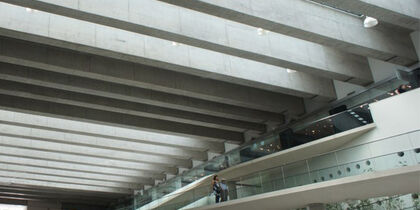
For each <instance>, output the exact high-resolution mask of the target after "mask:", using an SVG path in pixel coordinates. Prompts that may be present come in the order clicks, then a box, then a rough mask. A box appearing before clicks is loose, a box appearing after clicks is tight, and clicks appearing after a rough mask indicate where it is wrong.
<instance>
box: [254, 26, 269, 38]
mask: <svg viewBox="0 0 420 210" xmlns="http://www.w3.org/2000/svg"><path fill="white" fill-rule="evenodd" d="M268 32H270V31H268V30H265V29H262V28H258V29H257V33H258V35H260V36H262V35H265V34H267V33H268Z"/></svg>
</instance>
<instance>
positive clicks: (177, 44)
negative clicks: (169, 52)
mask: <svg viewBox="0 0 420 210" xmlns="http://www.w3.org/2000/svg"><path fill="white" fill-rule="evenodd" d="M179 45H181V44H180V43H178V42H172V46H179Z"/></svg>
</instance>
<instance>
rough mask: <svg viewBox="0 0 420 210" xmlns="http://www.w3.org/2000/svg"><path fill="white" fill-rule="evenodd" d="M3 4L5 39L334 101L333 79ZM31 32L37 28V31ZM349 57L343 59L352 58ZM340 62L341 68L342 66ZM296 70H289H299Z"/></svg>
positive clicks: (337, 53)
mask: <svg viewBox="0 0 420 210" xmlns="http://www.w3.org/2000/svg"><path fill="white" fill-rule="evenodd" d="M2 5H4V6H2V7H0V9H2V10H4V11H1V13H0V14H1V15H2V16H1V18H2V21H1V22H0V24H1V25H0V27H2V30H0V34H2V35H4V36H9V37H14V38H19V39H25V40H30V41H33V42H38V43H43V44H47V45H52V46H57V47H62V48H69V49H74V50H78V51H82V52H87V53H92V54H97V55H102V56H106V57H113V58H117V59H121V60H128V61H132V62H137V63H142V64H146V65H150V66H155V67H161V68H165V69H169V70H173V71H178V72H183V73H188V74H192V75H196V76H199V77H204V78H210V79H215V80H220V81H224V82H229V83H235V84H239V85H242V86H248V87H253V88H260V89H265V90H269V91H274V92H279V93H286V94H292V95H297V96H304V97H313V96H315V95H316V96H321V98H324V99H327V100H328V99H333V98H335V92H334V89H333V85H332V82H331V80H328V79H324V78H321V77H319V76H311V75H308V74H303V73H299V72H297V73H296V74H288V73H287V71H286V69H285V68H281V67H276V66H273V65H268V64H265V63H261V62H256V61H253V60H249V59H243V58H239V57H235V56H230V55H226V54H223V53H219V52H214V51H210V50H206V49H203V48H199V47H193V46H188V45H180V46H173V45H172V44H171V41H167V40H162V39H159V38H155V37H150V36H144V35H141V34H135V33H132V32H127V31H124V30H119V29H115V28H111V27H107V26H103V25H99V24H94V23H89V22H85V21H80V20H76V19H71V18H67V17H63V16H59V15H53V14H48V13H44V12H41V11H37V12H36V13H30V14H28V13H26V12H25V9H24V8H22V7H16V6H13V5H8V4H2ZM19 13H22V14H21V15H22V16H19V17H22V18H23V19H24V20H22V21H21V22H20V23H19V26H17V27H16V26H15V25H14V24H10V22H14V21H15V18H16V14H19ZM35 19H36V21H34V22H33V23H32V22H31V21H32V20H35ZM49 19H50V20H51V21H52V22H55V21H57V22H56V23H54V24H49V22H50V20H49ZM23 25H26V26H27V27H26V26H23ZM63 25H67V26H68V25H73V27H72V28H73V29H78V30H81V31H77V30H67V29H66V28H62V26H63ZM32 28H36V32H34V30H32ZM49 31H51V33H49ZM116 37H118V38H116ZM283 48H286V47H283ZM287 48H290V47H287ZM306 51H307V50H306V48H305V49H304V50H299V52H306ZM339 54H340V53H339V52H334V53H331V56H334V55H339ZM329 56H330V55H329ZM347 57H348V56H345V57H342V58H343V59H347ZM350 57H351V56H350ZM312 59H314V58H312ZM314 60H319V59H314ZM328 61H332V60H328ZM340 62H341V60H340ZM338 63H339V62H337V65H339V64H338ZM343 63H344V62H343ZM360 64H361V66H359V68H357V70H358V71H361V72H366V73H367V75H366V76H365V77H364V78H369V71H363V69H366V68H365V67H366V65H365V64H367V61H365V60H363V61H361V62H360ZM352 65H355V66H358V65H359V63H357V62H356V63H355V62H352ZM292 66H293V65H292ZM329 66H332V68H334V69H337V70H339V71H346V69H345V68H335V67H334V66H335V65H334V64H333V63H330V64H329ZM294 67H295V66H293V67H290V68H291V69H294ZM338 74H340V73H338ZM370 77H371V76H370ZM351 78H352V76H345V77H341V79H343V80H348V79H351ZM355 78H356V77H355ZM302 84H303V85H302ZM320 87H322V88H320Z"/></svg>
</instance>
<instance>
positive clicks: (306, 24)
mask: <svg viewBox="0 0 420 210" xmlns="http://www.w3.org/2000/svg"><path fill="white" fill-rule="evenodd" d="M161 1H164V2H167V3H171V4H175V5H178V6H182V7H186V8H189V9H193V10H197V11H200V12H204V13H208V14H211V15H215V16H218V17H222V18H225V19H228V20H232V21H237V22H240V23H244V24H248V25H252V26H255V27H260V28H263V29H266V30H270V31H273V32H277V33H281V34H285V35H288V36H292V37H296V38H299V39H303V40H307V41H310V42H314V43H319V44H322V45H326V46H330V47H332V48H336V49H340V50H343V51H347V52H351V53H355V54H358V55H362V56H366V57H372V58H376V59H379V60H384V61H388V62H392V63H396V64H400V65H405V66H409V65H411V64H413V63H415V62H417V61H418V58H417V56H416V52H415V49H414V46H413V43H412V42H411V39H410V37H409V34H408V33H406V32H405V31H399V30H398V29H390V30H386V29H375V28H373V29H365V28H363V20H362V19H361V18H357V17H353V16H351V15H347V14H343V13H341V12H338V11H334V10H331V9H326V8H324V7H320V6H319V5H315V4H313V3H310V2H308V1H287V0H286V1H279V0H266V1H245V2H244V1H242V0H230V1H214V0H197V1H189V0H161ZM358 1H359V0H356V1H348V2H351V3H354V2H358ZM382 2H385V1H382ZM386 2H388V1H386ZM401 3H403V2H401Z"/></svg>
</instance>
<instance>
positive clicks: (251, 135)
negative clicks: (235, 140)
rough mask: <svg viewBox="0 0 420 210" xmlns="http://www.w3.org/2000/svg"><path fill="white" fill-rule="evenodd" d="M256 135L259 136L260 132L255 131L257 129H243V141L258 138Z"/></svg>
mask: <svg viewBox="0 0 420 210" xmlns="http://www.w3.org/2000/svg"><path fill="white" fill-rule="evenodd" d="M258 136H260V133H259V132H257V131H245V133H244V139H245V142H248V141H251V140H254V139H256V138H258Z"/></svg>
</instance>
